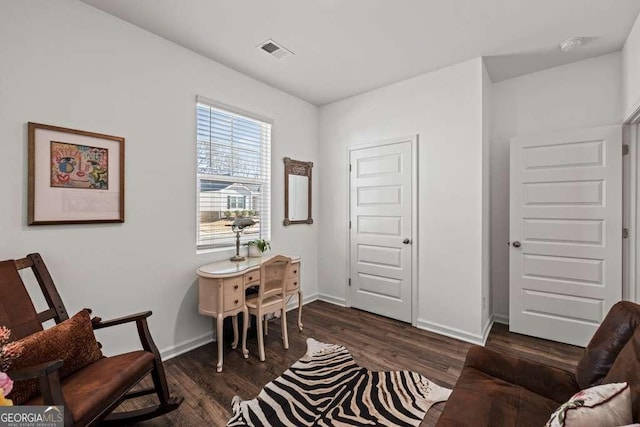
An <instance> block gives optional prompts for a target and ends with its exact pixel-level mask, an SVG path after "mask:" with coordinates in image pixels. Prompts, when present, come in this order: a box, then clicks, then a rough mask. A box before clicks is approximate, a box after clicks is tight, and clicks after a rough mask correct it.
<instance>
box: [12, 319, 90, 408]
mask: <svg viewBox="0 0 640 427" xmlns="http://www.w3.org/2000/svg"><path fill="white" fill-rule="evenodd" d="M17 343H18V344H19V345H20V346H21V347H22V354H21V355H20V357H19V358H17V359H16V360H15V361H14V362H13V364H12V365H11V368H12V369H21V368H26V367H29V366H34V365H38V364H40V363H46V362H50V361H54V360H63V361H64V365H62V367H61V368H60V370H59V371H58V374H59V375H60V379H64V378H66V377H68V376H70V375H71V374H73V373H74V372H76V371H78V370H79V369H82V368H84V367H85V366H87V365H89V364H91V363H93V362H95V361H97V360H100V359H101V358H102V357H103V356H102V351H100V347H99V345H98V342H97V341H96V337H95V335H94V333H93V328H92V326H91V318H90V317H89V312H88V311H87V310H82V311H80V312H79V313H78V314H76V315H75V316H73V317H72V318H70V319H67V320H65V321H64V322H62V323H60V324H58V325H55V326H53V327H51V328H49V329H46V330H44V331H40V332H36V333H35V334H32V335H29V336H27V337H25V338H23V339H21V340H19V341H17ZM39 388H40V387H39V382H38V379H37V378H36V379H32V380H27V381H16V382H15V383H14V385H13V390H12V391H11V393H9V396H8V397H9V398H10V399H12V400H13V403H14V404H16V405H21V404H23V403H24V402H26V401H27V400H29V399H30V398H31V397H33V396H34V395H36V394H38V391H39Z"/></svg>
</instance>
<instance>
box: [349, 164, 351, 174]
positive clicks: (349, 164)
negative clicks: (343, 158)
mask: <svg viewBox="0 0 640 427" xmlns="http://www.w3.org/2000/svg"><path fill="white" fill-rule="evenodd" d="M349 172H351V163H349Z"/></svg>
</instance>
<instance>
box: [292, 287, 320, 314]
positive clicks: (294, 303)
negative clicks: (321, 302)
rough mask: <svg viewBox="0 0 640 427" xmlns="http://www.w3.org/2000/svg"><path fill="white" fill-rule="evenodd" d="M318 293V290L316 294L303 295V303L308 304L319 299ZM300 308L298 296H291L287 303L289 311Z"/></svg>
mask: <svg viewBox="0 0 640 427" xmlns="http://www.w3.org/2000/svg"><path fill="white" fill-rule="evenodd" d="M318 295H319V294H318V293H317V292H316V293H315V294H311V295H303V296H302V305H307V304H309V303H310V302H314V301H317V300H318ZM297 308H298V297H294V298H291V299H290V300H289V302H288V303H287V312H289V311H291V310H295V309H297Z"/></svg>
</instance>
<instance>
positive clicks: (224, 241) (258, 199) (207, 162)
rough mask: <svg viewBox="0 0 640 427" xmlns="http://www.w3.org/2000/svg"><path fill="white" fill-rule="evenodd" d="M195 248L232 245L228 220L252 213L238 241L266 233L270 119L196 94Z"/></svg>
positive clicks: (267, 230)
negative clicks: (233, 110)
mask: <svg viewBox="0 0 640 427" xmlns="http://www.w3.org/2000/svg"><path fill="white" fill-rule="evenodd" d="M196 108H197V118H196V127H197V152H198V158H197V163H198V164H197V168H198V172H197V173H198V180H197V190H198V198H197V199H198V206H197V210H198V236H197V248H198V249H207V248H219V247H227V246H229V247H230V246H234V245H235V234H234V233H233V232H232V231H231V223H232V222H233V221H234V220H235V219H237V218H251V219H253V220H254V221H255V222H256V224H255V225H253V226H251V227H248V228H245V229H244V232H243V234H242V236H241V241H242V242H247V241H249V240H253V239H256V238H261V239H267V240H269V239H270V237H271V232H270V227H269V224H270V223H271V173H270V171H271V169H270V164H271V124H270V123H268V122H266V121H262V120H258V119H255V118H251V117H248V116H245V115H242V114H238V113H236V112H232V111H228V110H226V109H224V108H220V107H218V106H216V105H215V104H212V105H210V104H209V103H205V102H203V101H202V100H200V99H198V101H197V103H196Z"/></svg>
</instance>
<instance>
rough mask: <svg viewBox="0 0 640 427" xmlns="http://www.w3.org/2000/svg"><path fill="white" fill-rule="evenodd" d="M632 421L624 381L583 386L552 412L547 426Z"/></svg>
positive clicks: (607, 426)
mask: <svg viewBox="0 0 640 427" xmlns="http://www.w3.org/2000/svg"><path fill="white" fill-rule="evenodd" d="M631 421H632V416H631V393H630V392H629V386H628V385H627V383H624V382H623V383H612V384H602V385H598V386H594V387H590V388H588V389H586V390H582V391H580V392H578V393H576V394H574V395H573V396H571V399H569V400H568V401H566V402H565V403H563V404H562V405H560V407H559V408H558V409H556V411H555V412H554V413H553V414H551V418H549V422H548V423H547V424H546V427H611V426H622V425H627V424H629V423H630V422H631Z"/></svg>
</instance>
